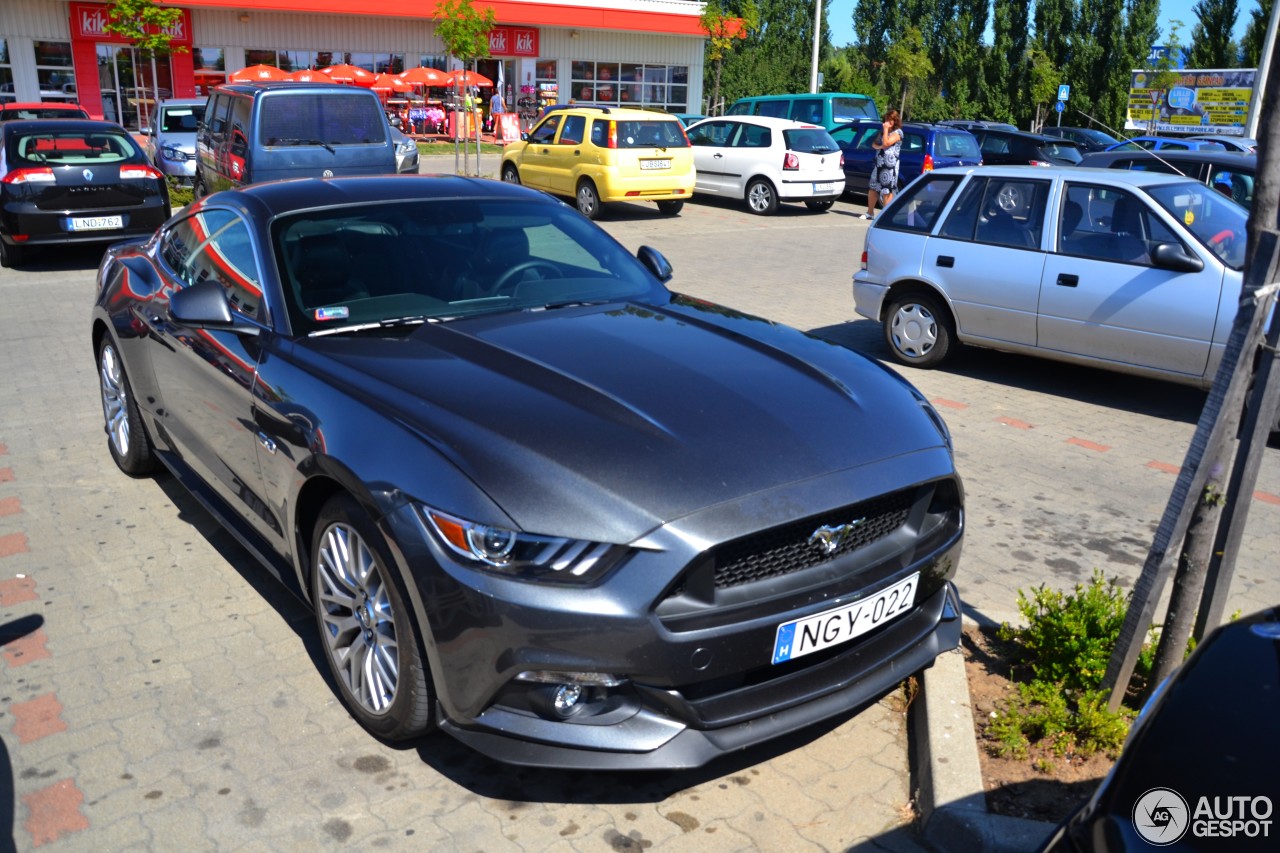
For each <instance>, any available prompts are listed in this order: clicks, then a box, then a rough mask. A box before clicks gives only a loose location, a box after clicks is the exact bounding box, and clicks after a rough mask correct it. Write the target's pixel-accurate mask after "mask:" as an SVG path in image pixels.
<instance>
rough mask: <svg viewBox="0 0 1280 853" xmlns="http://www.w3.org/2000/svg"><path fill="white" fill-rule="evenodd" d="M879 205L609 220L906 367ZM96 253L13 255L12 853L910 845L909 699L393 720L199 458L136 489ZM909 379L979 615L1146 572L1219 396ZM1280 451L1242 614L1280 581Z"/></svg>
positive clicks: (1084, 384) (1, 567) (701, 277)
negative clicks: (1194, 439) (617, 721)
mask: <svg viewBox="0 0 1280 853" xmlns="http://www.w3.org/2000/svg"><path fill="white" fill-rule="evenodd" d="M493 159H496V158H493ZM862 209H863V208H862V205H860V204H857V205H855V204H853V203H850V202H847V201H844V202H840V203H838V204H837V205H836V206H835V208H834V209H833V210H832V211H830V212H829V213H826V214H814V213H811V212H809V211H808V210H806V209H805V208H804V207H802V206H793V205H784V206H783V207H782V208H781V210H780V212H779V214H778V215H776V216H774V217H757V216H752V215H751V214H749V213H748V212H747V211H746V208H745V206H743V205H734V204H729V203H724V202H714V201H712V202H701V201H695V202H692V203H690V204H687V205H686V206H685V207H684V210H683V212H682V214H681V215H680V216H679V217H675V218H669V217H666V216H662V215H660V214H659V213H658V212H657V210H656V209H655V208H653V207H652V206H644V205H619V206H617V207H615V208H614V209H612V210H610V211H608V212H607V213H606V216H605V218H604V219H603V220H602V222H601V224H602V225H603V226H604V227H605V228H606V229H607V230H608V231H610V232H611V233H612V234H614V235H615V236H616V237H617V238H618V239H619V240H621V241H622V242H623V243H624V244H626V245H627V246H628V247H629V248H631V249H633V250H634V249H636V248H638V247H639V246H641V245H645V244H648V245H653V246H655V247H657V248H659V249H660V250H662V251H663V252H664V253H665V254H666V255H667V257H668V258H669V259H670V260H671V261H672V263H673V265H674V267H675V270H676V275H675V279H674V281H673V282H672V286H673V287H674V289H676V290H680V291H682V292H685V293H688V294H690V295H693V296H697V297H701V298H705V299H709V300H712V301H716V302H720V303H724V304H726V305H729V306H732V307H735V308H738V309H741V310H744V311H747V312H750V313H754V314H758V315H761V316H763V317H765V318H768V319H770V320H774V321H777V322H782V323H787V324H790V325H794V326H796V327H798V328H801V329H804V330H808V331H810V332H812V333H813V334H815V335H817V336H819V337H822V338H825V339H827V340H831V341H833V342H836V343H839V344H842V345H845V346H848V347H851V348H853V349H855V350H858V351H861V352H864V353H866V354H867V355H869V356H871V357H873V358H877V359H883V358H885V357H886V353H885V350H884V347H883V344H882V342H881V339H880V331H879V327H878V326H877V325H876V324H874V323H871V322H869V321H866V320H862V319H860V318H857V316H856V315H855V313H854V310H853V304H852V299H851V295H850V276H851V274H852V272H853V269H854V268H855V267H856V265H857V262H858V258H859V256H860V253H861V251H862V238H863V235H864V234H865V232H866V227H867V225H866V223H864V222H860V221H858V220H856V219H855V218H854V215H855V214H856V213H858V212H859V211H860V210H862ZM97 257H98V252H96V251H95V250H92V249H90V250H74V251H61V250H55V251H54V252H51V253H46V254H43V255H41V256H39V257H38V258H37V259H36V260H35V261H34V262H33V263H32V264H31V266H30V267H29V268H28V269H26V270H23V271H16V272H15V271H13V270H0V366H2V367H3V373H4V376H5V381H4V385H3V386H2V387H0V623H3V624H4V625H5V628H4V632H5V636H6V639H8V638H10V637H15V636H18V637H20V639H16V640H14V641H12V642H9V643H8V644H7V645H5V646H4V648H3V652H4V655H3V656H4V664H3V666H0V669H3V678H4V682H3V684H4V687H3V690H2V691H0V696H2V697H3V698H2V700H0V702H2V703H3V707H0V712H2V713H3V717H2V718H0V738H3V744H2V746H3V752H4V753H6V754H5V755H4V756H0V757H3V758H4V761H3V762H2V763H0V781H2V782H4V783H8V784H9V785H10V786H11V793H7V794H4V795H0V849H3V848H4V846H5V841H4V839H7V838H10V837H11V838H12V839H13V841H14V844H15V845H16V847H17V848H18V849H31V848H33V847H36V846H44V845H47V846H48V847H49V849H54V850H94V851H98V850H108V849H110V850H116V849H150V850H164V849H191V850H199V849H228V848H236V849H251V850H259V849H260V850H292V849H316V848H321V847H330V848H334V849H338V848H354V847H361V848H364V847H378V848H385V849H414V850H421V849H440V850H466V849H475V850H485V851H500V850H518V849H536V850H584V851H585V850H606V849H612V850H641V849H663V848H665V849H673V850H680V849H695V848H696V849H698V850H700V851H704V850H706V851H714V850H739V849H766V850H802V849H812V850H843V849H847V848H849V847H851V846H854V845H857V844H859V843H864V842H867V843H871V844H873V845H874V846H875V847H877V848H885V849H903V848H902V846H901V845H904V844H906V843H907V842H906V841H905V839H904V838H903V837H902V835H901V832H902V830H901V829H900V828H901V827H902V826H903V825H904V824H906V823H908V822H909V821H910V819H911V809H910V799H911V795H912V782H911V778H910V775H909V768H908V743H907V736H906V727H905V723H904V717H903V714H902V710H901V708H902V702H901V700H900V698H899V697H898V696H896V695H895V696H890V697H886V698H885V699H883V700H882V701H880V702H879V703H876V704H873V705H872V706H870V707H868V708H866V709H865V710H863V711H862V712H861V713H860V714H858V715H856V716H854V717H851V718H846V719H841V720H836V721H834V722H832V723H831V724H829V725H827V726H826V727H824V728H822V729H820V730H817V731H806V732H803V733H798V734H797V735H795V736H793V737H790V738H787V739H784V740H783V741H781V742H779V743H776V744H773V745H771V746H769V747H768V748H767V749H762V750H755V751H752V752H748V753H744V754H742V755H740V756H738V757H735V758H734V759H732V760H730V761H727V762H725V763H723V764H717V765H714V766H711V767H708V768H705V769H703V770H700V771H695V772H689V773H681V774H649V773H646V774H636V775H621V774H608V775H604V774H588V773H560V772H548V771H538V770H529V769H523V768H512V767H507V766H503V765H500V764H497V763H494V762H490V761H487V760H485V759H481V758H479V757H478V756H476V755H474V754H472V753H470V752H469V751H467V750H466V749H464V748H463V747H461V746H459V745H457V744H455V743H454V742H452V741H451V740H449V739H448V738H446V737H443V736H436V737H431V738H428V739H426V740H424V741H422V742H419V743H415V744H411V745H409V746H408V747H407V748H399V749H397V748H392V747H389V746H386V745H384V744H381V743H379V742H378V741H376V740H374V739H372V738H371V737H369V736H368V735H367V734H365V733H364V732H363V730H361V729H360V728H359V726H358V725H357V724H356V723H355V722H354V721H353V720H352V719H350V717H349V716H348V715H347V713H346V712H345V711H344V710H343V708H342V707H341V705H340V704H339V702H338V700H337V698H336V695H335V693H334V688H333V686H332V685H331V684H330V683H329V682H328V681H327V680H326V676H325V675H324V664H323V656H322V653H321V650H320V649H319V646H318V644H317V641H316V640H314V639H313V635H314V633H315V628H314V624H313V619H312V616H311V614H310V611H309V610H308V608H307V607H306V606H304V605H303V604H301V603H300V602H298V601H295V600H293V599H292V598H290V597H289V596H288V595H287V594H286V593H284V592H283V591H282V590H281V589H278V588H277V587H276V585H275V584H274V582H273V581H272V580H271V579H270V578H269V577H268V576H267V575H266V574H265V572H262V571H260V570H259V569H258V568H257V567H256V564H255V563H254V562H253V560H252V558H251V557H250V556H249V555H248V554H247V553H246V552H245V551H244V550H243V549H241V548H240V547H239V546H238V545H236V544H235V543H234V541H233V540H232V539H231V537H230V536H228V535H227V534H225V533H222V532H221V531H220V529H219V528H218V527H217V525H216V523H215V522H214V521H213V520H212V518H211V517H210V516H209V515H207V514H206V513H205V512H204V511H203V510H202V509H201V508H200V507H199V506H198V505H197V504H196V503H195V501H194V500H192V499H191V498H190V497H188V496H187V495H186V494H185V493H184V492H183V490H182V488H181V487H180V486H178V485H177V484H176V483H175V482H174V481H173V480H172V479H171V478H168V477H159V478H156V479H143V480H130V479H128V478H126V477H124V476H123V475H122V474H120V473H119V471H118V470H117V469H116V468H115V466H114V464H113V463H112V462H111V459H110V457H109V456H108V455H107V452H106V448H105V446H104V445H105V437H104V436H103V433H102V426H101V417H102V412H101V406H100V401H99V395H98V387H97V377H96V374H95V370H94V363H93V358H92V354H91V352H90V349H89V345H88V340H87V332H88V317H89V307H90V304H91V302H92V298H93V290H94V283H93V282H94V271H95V268H96V263H97ZM724 368H725V369H732V365H724ZM899 370H900V371H901V372H903V373H904V374H905V375H906V376H907V378H908V379H910V380H911V381H912V382H914V383H916V384H917V385H918V386H919V387H920V388H921V390H922V391H924V393H925V394H926V396H927V397H929V399H931V400H933V401H934V403H935V404H936V405H937V406H938V408H939V411H941V412H942V414H943V416H944V417H945V418H946V420H947V422H948V424H949V425H950V428H951V431H952V433H953V435H954V437H955V443H956V450H957V456H958V466H959V469H960V472H961V474H962V476H963V477H964V478H965V485H966V490H967V506H968V522H969V527H968V536H967V539H966V543H965V551H964V556H963V558H962V560H961V563H960V568H959V571H958V575H957V583H958V586H959V588H960V592H961V595H962V597H963V598H964V600H965V603H966V607H967V609H968V612H969V614H970V615H972V616H974V617H975V618H991V619H995V620H1002V619H1012V618H1015V617H1016V607H1015V603H1016V597H1017V590H1018V589H1020V588H1021V589H1027V588H1030V587H1032V586H1035V585H1038V584H1040V583H1048V584H1050V585H1052V586H1070V585H1072V584H1074V583H1076V582H1079V581H1083V580H1085V579H1087V578H1088V576H1089V574H1090V572H1091V571H1092V570H1093V569H1094V568H1095V567H1096V568H1100V569H1102V570H1103V571H1104V572H1105V573H1106V574H1107V575H1109V576H1110V575H1117V576H1119V577H1120V578H1121V579H1122V580H1124V581H1125V582H1126V583H1131V582H1132V580H1133V579H1134V578H1135V577H1136V575H1137V572H1138V569H1139V568H1140V566H1141V563H1142V561H1143V558H1144V556H1145V551H1146V548H1147V547H1148V545H1149V544H1150V540H1151V536H1152V532H1153V531H1154V529H1155V527H1156V525H1157V523H1158V522H1159V519H1160V515H1161V512H1162V511H1163V509H1164V506H1165V503H1166V501H1167V499H1168V495H1169V490H1170V488H1171V487H1172V485H1173V482H1174V475H1175V473H1176V471H1177V468H1178V466H1179V465H1180V464H1181V462H1182V458H1183V456H1184V454H1185V452H1186V447H1187V442H1188V440H1189V439H1190V437H1191V434H1192V431H1193V429H1194V424H1195V419H1196V418H1197V417H1198V415H1199V411H1200V407H1201V405H1202V403H1203V397H1204V395H1203V394H1202V393H1201V392H1197V391H1195V390H1192V389H1187V388H1182V387H1179V386H1175V385H1170V384H1167V383H1161V382H1155V381H1151V380H1141V379H1133V378H1129V377H1122V376H1118V375H1113V374H1109V373H1104V372H1101V371H1095V370H1088V369H1082V368H1076V367H1069V366H1063V365H1057V364H1053V363H1050V362H1046V361H1041V360H1035V359H1028V358H1023V357H1016V356H1008V355H1000V354H996V353H990V352H981V351H968V352H965V353H963V354H962V355H961V356H960V357H959V358H958V359H957V360H956V362H955V363H954V365H953V366H949V367H948V368H947V369H945V370H943V371H937V372H928V371H915V370H910V369H906V368H899ZM885 428H886V429H892V424H885ZM848 440H849V441H851V442H856V441H858V440H859V437H858V436H857V435H850V436H849V437H848ZM1278 453H1280V451H1277V450H1275V449H1269V450H1268V451H1267V457H1266V459H1265V460H1264V462H1263V465H1262V469H1261V475H1260V479H1259V483H1258V491H1257V493H1256V494H1255V495H1254V497H1253V502H1252V506H1251V513H1250V518H1249V524H1248V529H1247V531H1246V535H1245V543H1244V547H1243V551H1242V554H1241V560H1240V566H1239V573H1238V576H1237V578H1236V582H1235V584H1234V585H1233V588H1232V595H1231V599H1230V601H1229V603H1228V610H1229V611H1230V610H1234V609H1241V610H1244V611H1246V612H1248V611H1252V610H1256V609H1258V608H1259V607H1262V606H1264V605H1267V604H1274V603H1276V602H1277V601H1280V570H1277V568H1276V567H1275V563H1274V552H1275V543H1276V542H1277V541H1278V534H1280V456H1277V454H1278ZM742 462H743V464H750V460H743V461H742ZM6 765H7V766H6Z"/></svg>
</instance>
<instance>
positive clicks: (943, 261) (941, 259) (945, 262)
mask: <svg viewBox="0 0 1280 853" xmlns="http://www.w3.org/2000/svg"><path fill="white" fill-rule="evenodd" d="M955 265H956V259H955V258H953V257H951V256H950V255H938V266H940V267H947V268H948V269H950V268H951V267H954V266H955Z"/></svg>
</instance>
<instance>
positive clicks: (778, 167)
mask: <svg viewBox="0 0 1280 853" xmlns="http://www.w3.org/2000/svg"><path fill="white" fill-rule="evenodd" d="M689 142H690V144H691V145H692V146H693V162H694V165H695V166H697V172H698V177H697V180H698V183H697V189H698V192H700V193H706V194H707V195H715V196H721V197H723V198H740V199H743V200H745V201H746V203H747V208H748V209H749V210H750V211H751V212H752V213H758V214H761V215H766V216H767V215H769V214H772V213H774V212H776V211H777V209H778V204H779V202H784V201H785V202H804V204H805V206H806V207H808V208H809V209H810V210H814V211H819V212H825V211H827V210H830V209H831V206H832V205H833V204H835V203H836V199H838V198H840V196H841V194H842V193H844V166H843V156H842V155H841V153H840V146H839V145H837V144H836V141H835V140H834V139H832V138H831V134H829V133H827V132H826V131H825V130H823V129H822V128H821V127H819V126H818V125H816V124H805V123H802V122H795V121H791V120H790V119H783V118H768V117H765V116H750V117H748V116H732V117H731V116H724V117H721V118H712V119H707V120H706V121H700V122H698V123H697V124H695V125H693V126H692V127H690V128H689Z"/></svg>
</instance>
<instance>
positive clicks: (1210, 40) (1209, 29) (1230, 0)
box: [1189, 0, 1240, 68]
mask: <svg viewBox="0 0 1280 853" xmlns="http://www.w3.org/2000/svg"><path fill="white" fill-rule="evenodd" d="M1191 11H1193V12H1195V14H1196V24H1195V26H1194V27H1192V28H1191V48H1190V51H1189V53H1190V57H1189V62H1190V65H1191V67H1192V68H1235V67H1236V66H1238V65H1239V64H1240V48H1239V45H1237V44H1236V42H1235V39H1234V38H1232V33H1234V32H1235V29H1236V19H1237V18H1239V17H1240V11H1239V9H1237V8H1236V0H1200V2H1199V3H1197V4H1196V5H1195V6H1192V7H1191Z"/></svg>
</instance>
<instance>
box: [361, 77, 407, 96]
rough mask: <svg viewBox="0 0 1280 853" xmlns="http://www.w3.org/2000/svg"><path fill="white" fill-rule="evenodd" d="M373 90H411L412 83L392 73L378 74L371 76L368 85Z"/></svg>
mask: <svg viewBox="0 0 1280 853" xmlns="http://www.w3.org/2000/svg"><path fill="white" fill-rule="evenodd" d="M369 88H370V89H372V90H373V91H375V92H412V91H413V85H412V84H411V83H406V82H405V81H403V80H401V79H400V78H399V77H397V76H395V75H394V74H379V75H378V76H376V77H374V78H373V83H372V84H371V85H370V86H369Z"/></svg>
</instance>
